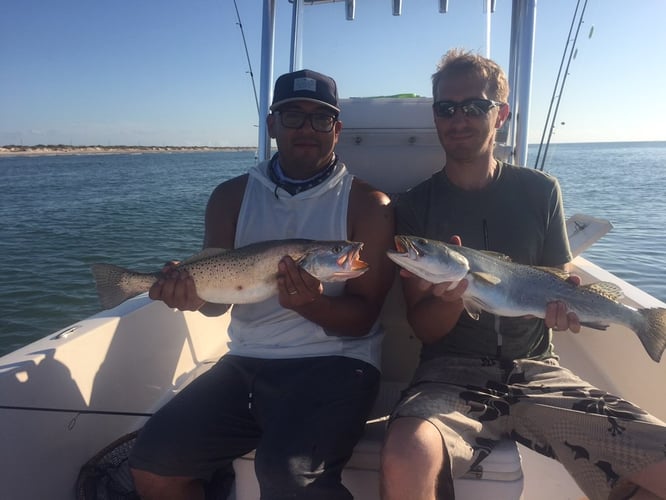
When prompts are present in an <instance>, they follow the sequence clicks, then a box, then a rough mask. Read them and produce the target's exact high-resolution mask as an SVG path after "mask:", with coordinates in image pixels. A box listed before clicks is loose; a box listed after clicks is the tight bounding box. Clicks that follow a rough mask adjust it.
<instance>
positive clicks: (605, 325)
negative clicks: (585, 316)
mask: <svg viewBox="0 0 666 500" xmlns="http://www.w3.org/2000/svg"><path fill="white" fill-rule="evenodd" d="M580 325H581V326H586V327H588V328H592V329H593V330H607V329H608V326H609V325H608V323H599V322H597V321H581V322H580Z"/></svg>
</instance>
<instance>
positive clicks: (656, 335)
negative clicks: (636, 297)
mask: <svg viewBox="0 0 666 500" xmlns="http://www.w3.org/2000/svg"><path fill="white" fill-rule="evenodd" d="M638 313H639V314H640V316H641V318H642V321H641V325H640V326H639V327H638V328H636V334H637V335H638V338H639V339H640V340H641V342H642V344H643V347H645V350H646V351H647V353H648V354H649V355H650V357H651V358H652V359H653V360H654V361H656V362H657V363H659V361H660V360H661V355H662V354H663V352H664V349H666V309H664V308H661V307H655V308H651V309H639V310H638Z"/></svg>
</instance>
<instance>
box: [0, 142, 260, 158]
mask: <svg viewBox="0 0 666 500" xmlns="http://www.w3.org/2000/svg"><path fill="white" fill-rule="evenodd" d="M256 149H257V148H255V147H249V146H238V147H213V146H65V145H61V144H58V145H41V144H40V145H37V146H0V156H51V155H91V154H141V153H205V152H207V151H216V152H225V151H226V152H239V151H255V150H256Z"/></svg>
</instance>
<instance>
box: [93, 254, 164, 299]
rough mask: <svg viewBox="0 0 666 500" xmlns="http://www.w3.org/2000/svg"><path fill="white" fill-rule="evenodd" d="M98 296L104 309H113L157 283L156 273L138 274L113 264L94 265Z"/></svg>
mask: <svg viewBox="0 0 666 500" xmlns="http://www.w3.org/2000/svg"><path fill="white" fill-rule="evenodd" d="M91 269H92V273H93V276H94V277H95V286H96V287H97V295H98V296H99V301H100V303H101V304H102V307H103V308H104V309H111V308H112V307H116V306H117V305H119V304H121V303H122V302H125V301H126V300H127V299H131V298H132V297H135V296H137V295H139V294H141V293H143V292H147V291H148V290H150V287H151V286H152V285H153V283H155V281H157V275H156V274H154V273H137V272H135V271H130V270H128V269H124V268H122V267H118V266H114V265H113V264H93V265H92V266H91Z"/></svg>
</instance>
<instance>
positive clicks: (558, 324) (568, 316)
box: [544, 274, 580, 333]
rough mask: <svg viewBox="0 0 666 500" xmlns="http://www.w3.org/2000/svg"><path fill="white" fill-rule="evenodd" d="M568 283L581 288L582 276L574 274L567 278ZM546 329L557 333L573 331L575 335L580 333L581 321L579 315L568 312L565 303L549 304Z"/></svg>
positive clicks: (545, 320)
mask: <svg viewBox="0 0 666 500" xmlns="http://www.w3.org/2000/svg"><path fill="white" fill-rule="evenodd" d="M567 281H568V282H570V283H572V284H574V285H576V286H579V285H580V276H576V275H574V274H572V275H570V276H569V277H568V278H567ZM544 323H545V324H546V327H548V328H552V329H553V330H555V331H563V330H571V331H572V332H573V333H578V332H580V320H579V319H578V315H576V313H573V312H568V311H567V305H566V304H565V303H564V302H559V301H554V302H549V303H548V305H547V306H546V316H545V318H544Z"/></svg>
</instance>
